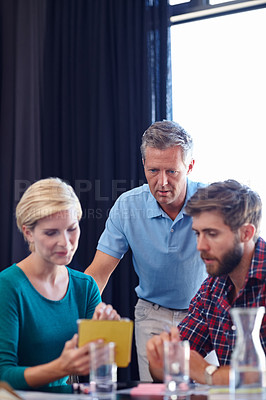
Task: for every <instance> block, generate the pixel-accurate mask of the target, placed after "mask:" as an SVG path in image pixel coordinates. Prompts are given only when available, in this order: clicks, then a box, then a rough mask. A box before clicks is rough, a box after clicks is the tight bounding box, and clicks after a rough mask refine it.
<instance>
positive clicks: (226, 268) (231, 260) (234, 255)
mask: <svg viewBox="0 0 266 400" xmlns="http://www.w3.org/2000/svg"><path fill="white" fill-rule="evenodd" d="M243 252H244V250H243V248H242V247H241V244H240V242H239V239H238V237H236V238H235V241H234V247H233V248H232V249H231V250H229V251H228V252H227V253H226V254H224V255H223V257H222V259H221V261H219V260H217V261H218V263H219V267H218V268H217V269H216V270H215V271H213V272H211V273H210V272H209V271H207V272H208V273H209V275H211V276H213V277H217V276H222V275H228V274H230V273H231V272H233V271H234V269H235V268H236V267H237V266H238V265H239V263H240V261H241V258H242V256H243ZM201 255H202V254H201ZM204 257H205V255H204Z"/></svg>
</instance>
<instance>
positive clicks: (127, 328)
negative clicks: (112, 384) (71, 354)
mask: <svg viewBox="0 0 266 400" xmlns="http://www.w3.org/2000/svg"><path fill="white" fill-rule="evenodd" d="M78 335H79V340H78V345H79V347H80V346H83V345H84V344H86V343H88V342H92V341H93V340H97V339H103V340H104V341H106V342H115V344H116V353H115V354H116V364H117V366H118V367H127V366H128V364H129V363H130V361H131V348H132V336H133V321H130V320H129V319H121V320H120V321H108V320H104V321H103V320H100V321H99V320H92V319H79V320H78Z"/></svg>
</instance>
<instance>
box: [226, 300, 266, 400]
mask: <svg viewBox="0 0 266 400" xmlns="http://www.w3.org/2000/svg"><path fill="white" fill-rule="evenodd" d="M230 314H231V317H232V320H233V323H234V325H235V327H236V343H235V347H234V350H233V353H232V356H231V364H230V393H233V394H234V393H250V394H252V393H262V394H263V398H264V395H266V361H265V353H264V350H263V348H262V345H261V341H260V328H261V323H262V319H263V316H264V314H265V307H258V308H232V309H231V310H230ZM249 398H250V396H249Z"/></svg>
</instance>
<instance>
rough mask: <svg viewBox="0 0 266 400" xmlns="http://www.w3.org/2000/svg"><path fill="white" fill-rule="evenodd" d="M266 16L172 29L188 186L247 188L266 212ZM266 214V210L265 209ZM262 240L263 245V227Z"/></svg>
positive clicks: (176, 107)
mask: <svg viewBox="0 0 266 400" xmlns="http://www.w3.org/2000/svg"><path fill="white" fill-rule="evenodd" d="M265 21H266V9H265V8H261V9H257V10H252V11H245V12H238V13H234V14H230V15H224V16H220V17H214V18H209V19H202V20H198V21H193V22H187V23H184V24H178V25H173V26H172V27H171V46H172V49H171V53H172V86H173V120H175V121H177V122H179V123H180V124H181V125H182V126H183V127H184V128H185V129H186V130H188V131H189V132H190V133H191V134H192V135H193V137H194V140H195V159H196V163H195V167H194V172H193V173H192V175H191V178H192V179H194V180H199V181H204V182H212V181H216V180H224V179H228V178H233V179H236V180H238V181H240V182H242V183H246V184H248V185H249V186H251V188H252V189H254V190H256V191H257V192H258V193H259V194H260V196H261V198H262V201H263V204H266V180H265V171H266V161H265V159H266V157H265V150H264V147H265V145H264V143H265V141H266V140H265V138H266V114H265V110H266V52H265V38H266V24H265ZM264 208H265V206H264ZM261 235H262V236H263V237H264V239H266V221H265V217H264V218H263V221H262V232H261Z"/></svg>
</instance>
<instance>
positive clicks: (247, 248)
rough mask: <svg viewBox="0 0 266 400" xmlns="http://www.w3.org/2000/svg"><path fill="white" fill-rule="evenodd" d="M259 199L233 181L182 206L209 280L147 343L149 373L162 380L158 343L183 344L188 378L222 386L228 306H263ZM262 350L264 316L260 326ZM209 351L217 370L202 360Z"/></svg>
mask: <svg viewBox="0 0 266 400" xmlns="http://www.w3.org/2000/svg"><path fill="white" fill-rule="evenodd" d="M261 207H262V206H261V200H260V198H259V196H258V195H257V194H256V193H255V192H253V191H252V190H251V189H250V188H248V187H247V186H244V185H241V184H240V183H238V182H236V181H234V180H228V181H225V182H217V183H213V184H211V185H209V186H208V187H205V188H201V189H199V190H198V191H197V192H196V193H195V194H194V195H193V196H192V197H191V199H190V200H189V201H188V203H187V206H186V212H187V214H188V215H190V216H192V219H193V223H192V229H193V230H194V232H195V234H196V236H197V244H198V245H197V247H198V250H199V251H200V254H201V258H202V259H203V261H204V263H205V265H206V270H207V272H208V274H209V275H210V276H209V277H208V278H207V279H206V280H205V282H204V283H203V284H202V286H201V288H200V289H199V291H198V292H197V294H196V295H195V297H194V298H193V299H192V301H191V303H190V306H189V312H188V315H187V316H186V317H185V319H184V320H183V321H182V322H181V323H180V324H179V326H178V328H179V331H178V329H177V328H172V330H171V333H170V334H167V333H166V332H164V333H162V334H161V335H160V336H154V337H153V338H151V339H150V340H149V341H148V343H147V356H148V360H149V365H150V371H151V373H152V376H153V377H154V378H155V379H157V380H158V379H159V380H161V379H162V378H163V370H162V366H163V358H162V357H163V340H189V342H190V346H191V349H192V351H191V360H190V375H191V378H192V379H194V380H196V381H198V382H199V383H203V384H205V383H207V384H214V385H223V384H224V385H227V384H228V383H229V363H230V357H231V353H232V348H233V346H234V343H235V331H234V330H232V320H231V318H230V314H229V311H230V308H231V307H259V306H265V303H266V243H265V241H264V240H263V239H262V238H260V237H259V226H260V220H261ZM261 342H262V346H263V348H264V352H265V351H266V317H265V316H264V319H263V322H262V326H261ZM212 350H215V351H216V354H217V357H218V360H219V363H220V368H217V367H215V366H210V364H208V363H207V361H206V360H204V358H203V357H205V356H206V355H207V354H208V353H209V352H210V351H212Z"/></svg>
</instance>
